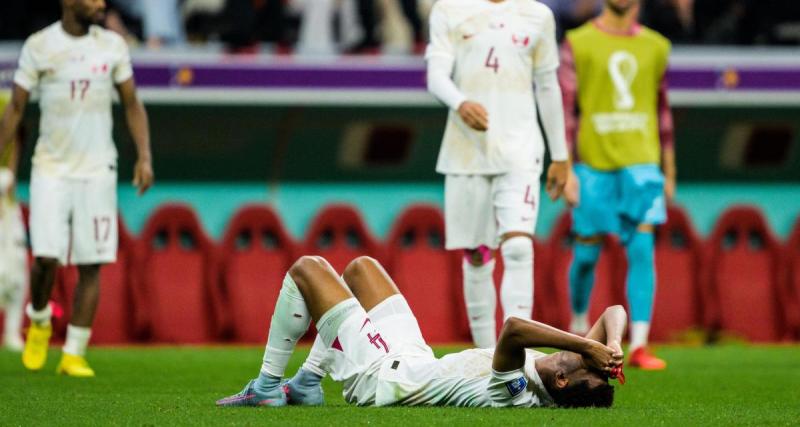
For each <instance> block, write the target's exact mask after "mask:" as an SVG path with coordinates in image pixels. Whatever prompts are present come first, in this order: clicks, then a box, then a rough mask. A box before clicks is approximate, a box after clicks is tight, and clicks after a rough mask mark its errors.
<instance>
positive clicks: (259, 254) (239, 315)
mask: <svg viewBox="0 0 800 427" xmlns="http://www.w3.org/2000/svg"><path fill="white" fill-rule="evenodd" d="M295 252H296V248H295V243H294V241H293V240H292V238H291V237H290V236H289V234H288V233H287V232H286V230H285V229H284V227H283V223H282V222H281V220H280V218H279V217H278V215H277V214H276V213H275V211H274V210H273V209H272V208H270V207H269V206H265V205H249V206H245V207H243V208H242V209H240V210H239V211H238V212H237V213H236V214H235V215H234V216H233V218H232V219H231V221H230V223H229V224H228V229H227V231H226V232H225V235H224V237H223V239H222V243H221V252H220V255H221V262H220V266H221V283H222V286H223V290H224V292H225V295H226V297H227V298H226V301H227V311H228V315H227V316H226V317H228V318H229V319H231V326H232V329H233V331H232V332H233V338H234V339H235V340H237V341H240V342H248V343H263V342H266V340H267V329H268V327H269V324H270V319H271V317H272V311H273V309H274V306H275V301H276V300H277V298H278V293H279V292H280V289H281V284H282V283H283V277H284V275H285V274H286V272H287V271H288V269H289V267H290V266H291V264H292V261H293V259H294V255H295Z"/></svg>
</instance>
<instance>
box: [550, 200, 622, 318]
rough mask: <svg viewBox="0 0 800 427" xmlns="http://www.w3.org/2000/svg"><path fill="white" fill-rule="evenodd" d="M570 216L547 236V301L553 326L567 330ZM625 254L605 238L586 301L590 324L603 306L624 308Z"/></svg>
mask: <svg viewBox="0 0 800 427" xmlns="http://www.w3.org/2000/svg"><path fill="white" fill-rule="evenodd" d="M571 228H572V217H571V215H570V214H569V213H564V214H563V215H562V216H561V218H560V219H559V220H558V222H557V223H556V226H555V228H554V229H553V232H552V233H551V234H550V239H549V241H548V246H549V249H550V251H549V252H550V254H549V257H550V280H549V285H550V286H552V288H551V290H550V292H549V294H548V295H549V298H551V299H552V301H553V303H552V306H553V314H552V316H553V317H552V318H553V325H554V326H556V327H558V328H562V329H568V328H569V323H570V317H571V312H572V309H571V307H570V296H569V295H570V294H569V266H570V263H571V262H572V239H571ZM625 268H626V265H625V251H624V250H623V248H622V246H621V245H620V244H619V242H618V240H617V239H616V238H615V237H613V236H608V237H606V238H605V241H604V243H603V251H602V253H601V254H600V259H599V260H598V262H597V267H596V269H595V284H594V287H593V289H592V297H591V300H590V302H589V321H590V322H594V321H595V320H597V318H598V317H600V315H601V314H603V311H604V310H605V309H606V307H608V306H610V305H614V304H621V305H625V306H627V302H626V297H625Z"/></svg>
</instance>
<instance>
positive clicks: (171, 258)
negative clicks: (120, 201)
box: [139, 204, 225, 343]
mask: <svg viewBox="0 0 800 427" xmlns="http://www.w3.org/2000/svg"><path fill="white" fill-rule="evenodd" d="M139 245H140V249H139V253H140V254H141V267H140V274H141V276H140V278H141V279H140V280H141V284H142V288H143V298H144V300H145V301H146V309H147V314H148V319H149V322H148V323H149V332H150V334H151V339H152V340H154V341H156V342H169V343H204V342H209V341H215V340H216V339H217V338H219V336H220V332H221V330H222V328H223V327H224V325H225V319H224V317H223V313H222V311H221V295H220V292H219V288H218V283H217V280H216V279H217V278H218V276H217V274H216V260H215V255H214V253H215V250H214V245H213V243H212V242H211V241H210V240H209V238H208V237H207V236H206V234H205V232H204V231H203V229H202V227H201V225H200V221H199V220H198V218H197V215H196V214H195V213H194V211H193V210H192V209H191V208H190V207H188V206H186V205H182V204H167V205H164V206H161V207H160V208H159V209H158V210H156V212H155V213H153V215H152V216H151V217H150V219H149V220H148V221H147V224H146V225H145V227H144V231H143V232H142V235H141V239H140V241H139Z"/></svg>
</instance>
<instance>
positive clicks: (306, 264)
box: [289, 255, 327, 285]
mask: <svg viewBox="0 0 800 427" xmlns="http://www.w3.org/2000/svg"><path fill="white" fill-rule="evenodd" d="M326 267H327V263H325V262H324V260H323V259H322V258H321V257H318V256H312V255H305V256H302V257H300V258H299V259H298V260H297V261H295V263H294V264H292V266H291V267H290V268H289V276H291V278H292V279H293V280H294V281H295V283H297V284H298V285H301V284H302V283H306V282H307V281H308V279H309V277H310V276H311V275H313V274H314V273H316V272H319V271H321V270H324V269H325V268H326Z"/></svg>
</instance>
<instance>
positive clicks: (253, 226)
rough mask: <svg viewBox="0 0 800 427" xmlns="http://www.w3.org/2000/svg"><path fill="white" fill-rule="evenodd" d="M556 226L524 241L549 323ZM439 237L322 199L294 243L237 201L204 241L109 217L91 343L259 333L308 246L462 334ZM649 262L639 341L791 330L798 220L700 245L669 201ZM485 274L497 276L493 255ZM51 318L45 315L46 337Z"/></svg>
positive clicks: (723, 232)
mask: <svg viewBox="0 0 800 427" xmlns="http://www.w3.org/2000/svg"><path fill="white" fill-rule="evenodd" d="M569 230H570V218H569V215H564V216H563V217H562V218H561V219H560V220H559V221H558V223H557V225H556V227H555V230H554V231H553V233H551V237H550V238H549V239H548V240H547V241H540V240H537V241H536V242H535V256H536V262H535V272H534V276H535V288H536V289H535V306H534V318H536V319H537V320H541V321H544V322H547V323H550V324H552V325H554V326H557V327H560V328H566V327H567V326H568V324H569V316H570V310H569V297H568V286H567V269H568V266H569V263H570V259H571V245H570V232H569ZM443 243H444V222H443V218H442V214H441V212H440V210H439V209H438V208H436V207H432V206H427V205H416V206H411V207H409V208H408V209H407V210H406V211H404V212H403V213H401V214H400V215H399V217H398V218H397V220H396V222H395V225H394V227H393V229H392V230H391V232H390V235H389V237H388V239H387V241H386V242H385V244H382V243H381V242H379V241H377V240H376V239H375V238H374V237H373V236H372V235H371V233H370V232H369V231H368V229H367V227H366V226H365V225H364V221H363V220H362V218H361V216H360V214H359V213H358V211H357V210H356V209H354V208H353V207H351V206H347V205H332V206H328V207H326V208H325V209H323V211H322V212H320V213H319V215H317V217H316V218H315V219H314V220H313V221H312V224H311V226H310V227H309V230H308V233H307V237H306V239H305V241H304V242H296V241H294V240H293V239H292V238H291V236H290V235H289V234H288V233H287V231H286V230H285V228H284V226H283V224H282V222H281V220H280V218H279V217H278V215H277V214H276V213H275V212H274V211H273V210H272V209H271V208H269V207H267V206H263V205H252V206H246V207H244V208H242V209H241V210H240V211H239V212H238V213H237V214H236V215H234V217H233V218H232V219H231V221H230V223H229V225H228V229H227V231H226V232H225V234H224V237H223V238H222V241H221V242H220V243H219V244H216V243H215V242H213V241H212V240H211V239H210V238H209V237H208V236H207V235H206V233H205V232H204V231H203V229H202V226H201V225H200V221H199V219H198V217H197V215H196V214H195V213H194V211H193V210H192V209H191V208H190V207H188V206H185V205H180V204H168V205H165V206H162V207H161V208H159V209H158V210H157V211H156V212H155V213H154V214H153V215H152V216H151V217H150V219H149V220H148V221H147V224H146V225H145V227H144V229H143V231H142V233H141V235H140V236H139V237H138V238H134V237H133V236H132V235H131V234H130V233H129V232H127V230H126V229H125V227H124V226H122V225H121V227H120V248H119V257H118V258H119V259H118V262H117V263H115V264H113V265H109V266H107V267H105V268H104V269H103V272H102V285H101V286H102V292H101V302H100V307H99V310H98V313H97V319H96V322H95V328H94V334H93V342H94V343H98V344H110V343H127V342H158V343H204V342H214V341H235V342H249V343H262V342H264V341H265V340H266V336H267V330H268V326H269V319H270V317H271V316H272V310H273V304H274V301H275V299H276V298H277V295H278V291H279V289H280V285H281V282H282V278H283V275H284V274H285V272H286V270H287V268H288V267H289V266H290V265H291V263H292V262H293V260H294V259H295V258H296V257H298V256H299V255H302V254H317V255H322V256H324V257H326V258H327V259H328V260H329V261H330V262H331V264H332V265H333V267H334V268H336V269H337V271H342V269H344V267H345V266H346V265H347V263H348V262H349V261H350V260H351V259H353V258H355V257H356V256H359V255H369V256H373V257H375V258H377V259H379V260H380V261H382V262H383V263H384V264H385V265H386V266H387V270H388V271H389V273H390V274H391V275H392V276H393V277H394V278H395V280H396V282H397V284H398V286H399V287H400V289H401V290H402V292H403V294H404V295H405V296H406V298H407V299H408V301H409V304H410V305H411V307H412V309H413V310H414V312H415V313H416V315H417V317H418V319H419V321H420V325H421V328H422V332H423V334H424V335H425V337H426V338H427V339H428V340H429V341H430V342H436V343H442V342H464V341H469V340H470V337H469V327H468V325H467V319H466V314H465V310H464V304H463V294H462V289H461V257H460V254H459V253H456V252H448V251H445V250H444V249H443ZM656 260H657V271H658V289H657V294H656V304H655V313H654V320H653V327H652V337H653V339H655V340H660V341H664V340H670V339H672V338H674V337H675V336H676V335H677V334H680V333H682V332H684V331H686V330H689V329H692V328H702V329H703V330H705V331H709V332H714V333H718V332H726V333H732V334H735V335H738V336H741V337H743V338H746V339H749V340H753V341H780V340H787V339H796V338H798V337H800V336H799V332H800V318H798V317H800V311H798V307H800V301H798V296H799V295H800V221H798V225H797V227H795V231H794V233H793V234H792V236H791V238H790V239H789V241H788V242H787V244H786V245H785V246H784V245H782V244H781V243H780V242H778V240H777V239H776V238H775V237H774V236H773V234H772V233H771V232H770V230H769V228H768V226H767V223H766V221H765V220H764V218H763V216H762V214H761V213H760V212H759V211H758V210H757V209H755V208H751V207H734V208H731V209H730V210H728V211H727V212H725V213H724V214H723V215H722V216H721V218H720V219H719V221H718V223H717V225H716V227H715V228H714V231H713V233H712V235H711V236H710V238H709V239H708V240H706V241H703V240H701V239H700V237H699V236H698V235H697V233H696V232H695V231H694V229H693V227H692V225H691V222H690V221H689V219H688V217H687V216H686V214H685V213H684V212H683V211H682V210H680V209H678V208H670V211H669V221H668V223H667V224H665V225H664V226H662V227H660V229H659V230H658V235H657V257H656ZM624 272H625V256H624V251H623V249H622V247H621V246H620V245H619V243H617V242H616V241H615V240H614V239H613V238H608V239H607V240H606V242H605V249H604V251H603V254H602V256H601V259H600V261H599V265H598V269H597V276H596V283H597V284H596V286H595V291H594V293H593V296H592V302H591V308H590V317H592V318H596V317H597V316H598V315H599V313H600V311H601V310H602V309H603V308H604V307H605V306H607V305H610V304H626V297H625V283H624V282H625V277H624ZM496 273H497V276H498V279H499V276H500V275H501V274H502V262H500V263H498V269H497V272H496ZM76 281H77V274H76V273H75V269H74V268H68V269H63V270H62V271H61V272H60V275H59V280H58V285H57V287H56V292H55V295H54V299H55V300H56V301H60V302H61V304H62V306H63V307H64V309H65V310H66V311H67V313H66V314H67V315H68V314H69V313H68V312H69V306H70V304H69V303H66V302H67V301H71V294H72V291H73V289H74V286H75V282H76ZM497 283H499V280H497ZM499 316H500V314H499V313H498V320H500V317H499ZM64 318H68V316H65V317H64ZM499 323H500V322H498V325H499ZM65 327H66V326H65V324H64V322H63V321H58V322H56V332H57V334H58V333H59V332H60V333H61V334H63V331H64V329H65Z"/></svg>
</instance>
